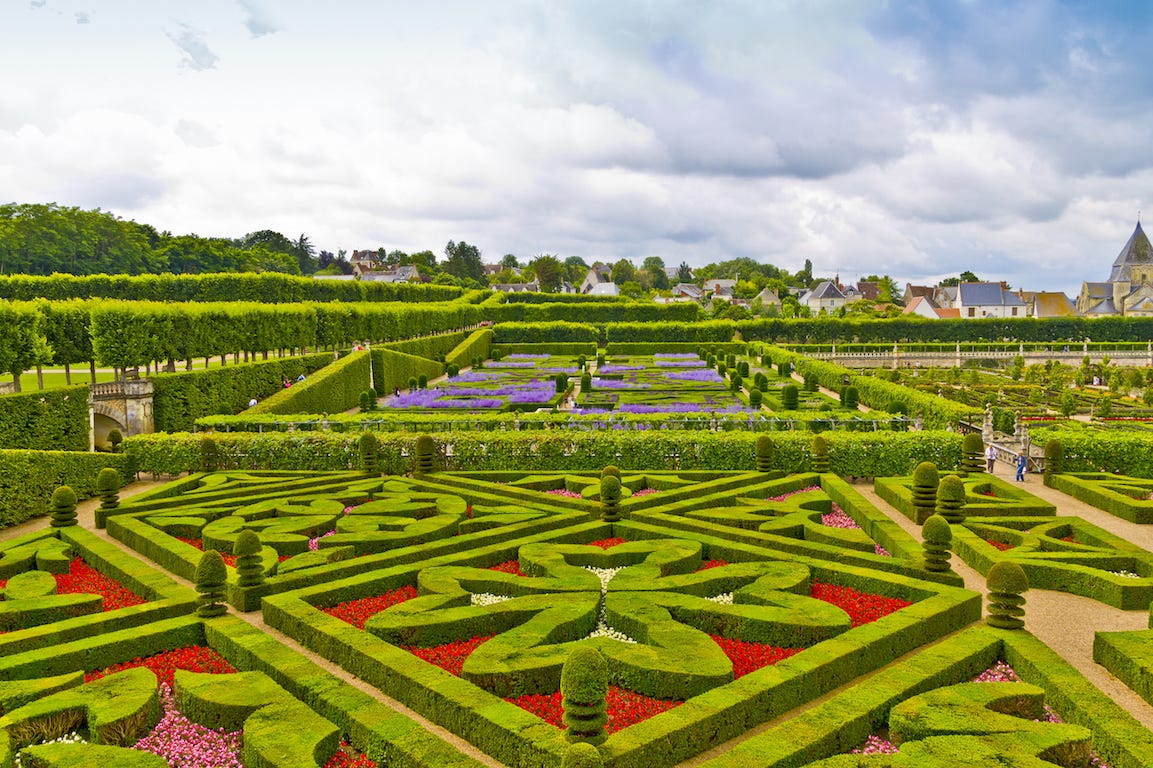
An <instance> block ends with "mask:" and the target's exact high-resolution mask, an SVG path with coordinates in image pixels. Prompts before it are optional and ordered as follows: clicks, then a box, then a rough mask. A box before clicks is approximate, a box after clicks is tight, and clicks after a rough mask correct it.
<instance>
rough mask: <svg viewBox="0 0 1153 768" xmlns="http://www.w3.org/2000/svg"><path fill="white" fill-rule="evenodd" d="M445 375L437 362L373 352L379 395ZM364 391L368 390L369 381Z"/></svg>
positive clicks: (394, 353)
mask: <svg viewBox="0 0 1153 768" xmlns="http://www.w3.org/2000/svg"><path fill="white" fill-rule="evenodd" d="M443 374H444V365H443V364H442V363H438V362H437V361H435V360H429V359H428V358H426V357H417V356H416V355H406V354H404V353H403V352H393V351H392V350H390V349H380V348H379V347H377V348H374V349H373V350H372V381H373V384H375V388H376V391H377V394H379V395H381V396H384V395H388V394H392V392H393V390H396V389H408V380H409V379H411V378H414V377H415V378H417V379H419V378H420V377H421V376H422V375H423V376H427V377H428V379H429V380H432V379H435V378H436V377H437V376H441V375H443ZM362 389H368V382H367V381H365V383H364V386H363V387H362ZM350 407H351V406H350ZM342 410H343V409H342ZM283 413H307V411H283ZM330 413H332V411H330Z"/></svg>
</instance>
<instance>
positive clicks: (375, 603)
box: [320, 587, 416, 629]
mask: <svg viewBox="0 0 1153 768" xmlns="http://www.w3.org/2000/svg"><path fill="white" fill-rule="evenodd" d="M414 597H416V587H401V588H400V589H394V590H392V591H391V592H385V593H384V594H383V595H376V596H374V597H362V598H360V599H359V600H349V601H348V602H345V603H338V604H336V605H334V606H332V607H331V608H321V609H320V610H322V611H324V612H325V613H327V614H328V615H329V616H334V617H336V618H338V619H340V620H341V621H346V622H348V623H349V624H351V625H352V626H354V627H356V628H357V629H364V622H366V621H368V620H369V619H370V618H372V617H373V616H375V615H376V614H378V613H380V612H381V611H383V610H384V609H385V608H390V607H392V606H394V605H399V604H400V603H403V602H404V601H405V600H411V599H412V598H414Z"/></svg>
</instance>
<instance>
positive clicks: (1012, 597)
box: [985, 560, 1029, 629]
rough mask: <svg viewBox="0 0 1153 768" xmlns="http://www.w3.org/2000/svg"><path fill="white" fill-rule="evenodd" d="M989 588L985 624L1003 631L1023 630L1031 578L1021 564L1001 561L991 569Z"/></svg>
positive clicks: (988, 581)
mask: <svg viewBox="0 0 1153 768" xmlns="http://www.w3.org/2000/svg"><path fill="white" fill-rule="evenodd" d="M985 584H986V586H988V587H989V615H988V617H987V618H986V619H985V623H986V624H988V625H989V626H991V627H999V628H1001V629H1021V628H1022V627H1024V626H1025V620H1024V619H1023V618H1022V617H1023V616H1024V615H1025V609H1024V607H1023V606H1024V605H1025V598H1024V597H1022V595H1023V594H1024V593H1026V592H1028V591H1029V578H1028V577H1027V576H1026V575H1025V570H1024V569H1023V568H1022V567H1021V566H1020V564H1018V563H1016V562H1014V561H1012V560H1001V561H1000V562H998V563H996V564H995V565H994V566H993V567H992V568H990V569H989V575H988V576H986V577H985Z"/></svg>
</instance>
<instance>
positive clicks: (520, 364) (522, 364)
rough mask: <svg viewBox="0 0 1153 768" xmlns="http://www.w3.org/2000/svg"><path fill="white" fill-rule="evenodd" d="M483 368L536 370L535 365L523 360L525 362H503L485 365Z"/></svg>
mask: <svg viewBox="0 0 1153 768" xmlns="http://www.w3.org/2000/svg"><path fill="white" fill-rule="evenodd" d="M484 367H485V368H536V363H534V362H531V361H528V360H525V361H516V360H514V361H512V362H509V363H505V362H499V363H498V362H491V363H485V364H484Z"/></svg>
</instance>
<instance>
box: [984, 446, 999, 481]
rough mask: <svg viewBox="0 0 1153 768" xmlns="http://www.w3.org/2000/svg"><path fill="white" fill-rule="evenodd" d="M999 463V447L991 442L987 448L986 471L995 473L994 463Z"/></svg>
mask: <svg viewBox="0 0 1153 768" xmlns="http://www.w3.org/2000/svg"><path fill="white" fill-rule="evenodd" d="M996 463H997V449H996V448H995V447H993V444H992V443H989V447H988V448H986V449H985V471H986V472H988V473H989V474H993V465H994V464H996Z"/></svg>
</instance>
